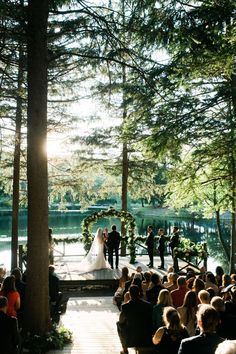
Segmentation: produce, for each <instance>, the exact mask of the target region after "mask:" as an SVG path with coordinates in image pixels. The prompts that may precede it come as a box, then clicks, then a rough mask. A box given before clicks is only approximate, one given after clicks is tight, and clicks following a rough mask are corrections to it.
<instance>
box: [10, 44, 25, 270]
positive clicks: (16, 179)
mask: <svg viewBox="0 0 236 354" xmlns="http://www.w3.org/2000/svg"><path fill="white" fill-rule="evenodd" d="M23 65H24V63H23V47H22V45H20V46H19V64H18V78H17V100H16V133H15V148H14V162H13V187H12V189H13V193H12V230H11V269H13V268H15V267H17V266H18V260H17V251H18V223H19V222H18V218H19V200H20V197H19V184H20V148H21V125H22V97H21V96H22V94H21V91H22V84H23V80H24V68H23Z"/></svg>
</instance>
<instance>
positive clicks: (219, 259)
mask: <svg viewBox="0 0 236 354" xmlns="http://www.w3.org/2000/svg"><path fill="white" fill-rule="evenodd" d="M92 213H93V211H89V212H83V213H82V212H79V211H78V210H75V211H63V212H58V211H55V212H51V213H50V216H49V226H50V227H51V228H52V229H53V236H54V237H55V238H57V237H59V238H62V237H66V238H67V237H70V238H77V237H80V236H81V222H82V220H83V219H84V218H85V217H86V216H88V215H90V214H92ZM135 219H136V224H137V227H136V234H137V235H145V232H146V229H147V226H148V225H150V224H152V225H153V226H154V232H155V233H156V231H157V229H158V228H160V227H163V228H164V229H165V230H166V234H167V235H168V234H170V233H171V230H172V228H173V226H174V225H177V226H179V228H180V230H181V235H183V236H184V237H188V238H190V239H191V240H192V241H194V242H207V246H208V252H209V255H210V257H209V260H208V269H210V270H212V271H214V270H215V266H216V265H217V264H220V265H222V266H223V267H224V269H225V271H226V272H227V271H228V269H227V263H226V260H225V258H224V255H223V252H222V249H221V246H220V243H219V241H218V236H217V233H216V224H215V220H214V219H186V218H177V217H166V216H165V217H147V218H142V217H138V216H135ZM114 223H115V224H116V225H117V228H118V229H120V220H119V219H117V218H114V219H105V218H104V219H100V220H99V221H98V222H97V223H94V224H93V232H94V233H95V232H96V229H97V228H98V227H103V228H104V227H108V228H109V229H110V228H111V225H112V224H114ZM26 225H27V216H26V213H22V214H21V215H20V220H19V244H25V243H26V233H27V231H26ZM222 228H223V232H224V237H225V240H226V242H227V243H229V233H230V223H229V221H228V220H224V222H223V223H222ZM10 236H11V215H10V213H2V214H1V215H0V265H1V264H4V265H5V266H6V267H7V269H9V268H10V264H11V256H10V247H11V244H10V241H11V238H10ZM65 247H66V253H69V254H80V255H82V254H84V250H83V245H82V244H80V243H76V244H67V245H66V246H65ZM55 248H56V252H58V254H59V253H60V252H61V251H62V245H60V244H59V245H57V246H56V247H55Z"/></svg>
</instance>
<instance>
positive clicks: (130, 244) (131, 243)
mask: <svg viewBox="0 0 236 354" xmlns="http://www.w3.org/2000/svg"><path fill="white" fill-rule="evenodd" d="M112 217H117V218H120V220H121V221H122V222H124V223H125V228H126V236H125V237H122V240H123V241H126V242H127V248H128V250H129V253H130V263H134V262H135V240H134V239H135V226H136V223H135V219H134V217H133V215H132V214H131V213H129V212H128V211H123V210H122V211H118V210H116V209H114V208H110V209H107V210H101V211H98V212H95V213H93V214H92V215H89V216H87V217H86V218H85V219H84V220H83V221H82V241H83V243H84V248H85V250H86V251H88V250H89V249H90V246H91V243H92V240H93V236H92V233H91V230H92V225H93V223H95V222H97V221H98V220H99V219H102V218H112Z"/></svg>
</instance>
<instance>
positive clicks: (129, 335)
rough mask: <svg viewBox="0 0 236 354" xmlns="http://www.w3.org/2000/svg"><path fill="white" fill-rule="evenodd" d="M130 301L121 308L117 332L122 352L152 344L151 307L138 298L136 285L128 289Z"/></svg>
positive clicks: (124, 353) (125, 352) (125, 353)
mask: <svg viewBox="0 0 236 354" xmlns="http://www.w3.org/2000/svg"><path fill="white" fill-rule="evenodd" d="M129 292H130V296H131V300H130V301H129V302H128V303H127V304H123V305H122V306H121V313H120V317H119V321H118V322H117V331H118V334H119V337H120V341H121V345H122V347H123V351H122V352H121V353H123V354H127V353H128V348H129V347H147V346H150V345H151V343H152V306H151V305H150V304H149V303H148V302H146V301H144V300H141V299H140V298H139V288H138V286H137V285H131V287H130V290H129Z"/></svg>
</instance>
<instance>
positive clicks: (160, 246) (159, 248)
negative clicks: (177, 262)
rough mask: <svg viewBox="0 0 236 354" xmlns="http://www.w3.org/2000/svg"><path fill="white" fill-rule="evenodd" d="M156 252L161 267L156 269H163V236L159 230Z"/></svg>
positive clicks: (162, 232) (162, 231)
mask: <svg viewBox="0 0 236 354" xmlns="http://www.w3.org/2000/svg"><path fill="white" fill-rule="evenodd" d="M158 235H159V239H158V247H157V249H158V251H159V255H160V260H161V265H160V266H159V267H158V268H159V269H164V265H165V263H164V252H165V235H164V229H159V230H158Z"/></svg>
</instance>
